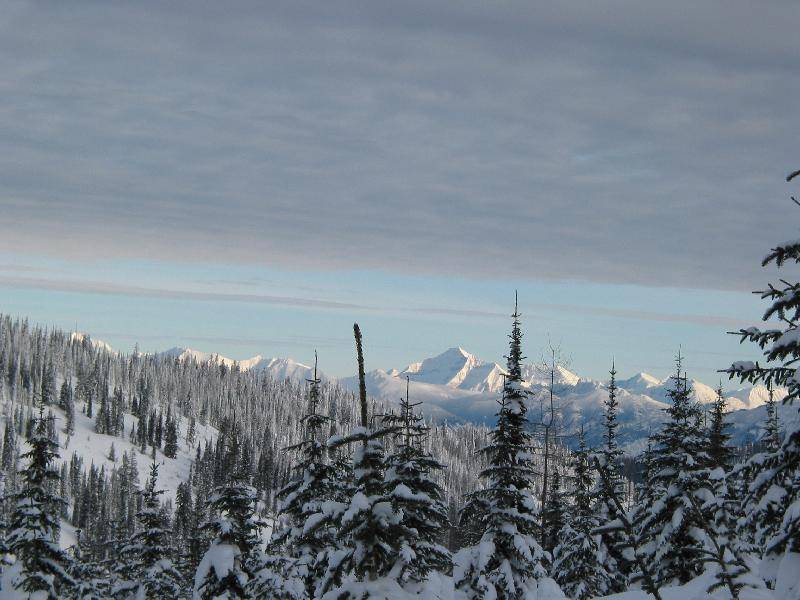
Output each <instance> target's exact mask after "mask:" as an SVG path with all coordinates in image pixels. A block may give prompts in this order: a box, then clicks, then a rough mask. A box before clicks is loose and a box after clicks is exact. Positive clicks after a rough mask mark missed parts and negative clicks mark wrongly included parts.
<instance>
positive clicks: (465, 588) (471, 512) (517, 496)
mask: <svg viewBox="0 0 800 600" xmlns="http://www.w3.org/2000/svg"><path fill="white" fill-rule="evenodd" d="M519 317H520V315H519V312H518V310H517V307H516V306H515V307H514V314H513V315H512V319H513V321H512V328H511V335H510V336H509V338H510V342H509V353H508V356H507V357H506V361H507V365H506V370H507V375H506V378H505V382H504V385H503V394H502V397H501V399H500V401H499V404H500V410H499V411H498V413H497V425H496V426H495V428H494V429H493V430H492V432H491V433H490V442H489V444H488V445H487V446H485V447H483V448H482V449H481V453H482V454H483V455H484V456H486V458H487V460H488V466H487V467H486V468H485V469H484V470H483V471H482V472H481V474H480V477H481V478H482V479H483V480H484V481H485V486H484V487H483V489H479V490H477V491H475V492H473V493H471V494H470V495H469V496H468V497H467V504H466V506H465V508H464V510H463V511H462V514H461V522H462V523H464V524H467V523H469V524H470V525H471V526H472V527H475V528H476V529H477V530H478V531H481V532H482V534H481V537H480V540H479V542H478V543H477V545H476V546H473V547H470V548H467V549H464V550H462V552H463V553H465V554H466V556H463V555H462V557H463V558H464V560H463V563H462V567H461V569H460V572H458V573H456V574H455V579H456V580H457V581H456V585H457V587H458V588H459V590H461V591H462V592H463V593H464V594H465V595H466V596H467V598H475V599H478V598H489V597H492V598H509V599H511V598H523V597H524V596H525V594H526V593H528V592H529V591H531V590H535V589H536V587H537V585H538V582H539V581H540V580H542V579H543V578H545V577H547V571H548V568H549V562H550V556H549V555H548V554H547V553H546V552H545V551H544V550H543V549H542V547H541V545H540V544H539V541H538V540H537V539H536V534H537V533H538V531H539V526H538V519H537V516H538V508H537V505H536V502H535V500H534V497H533V491H534V489H533V487H534V485H533V482H534V478H535V477H536V472H535V470H534V469H533V466H532V465H533V460H532V456H533V452H532V437H531V434H530V432H529V422H528V418H527V406H526V403H525V400H526V392H525V390H524V389H523V388H522V385H521V383H522V372H521V363H522V330H521V328H520V320H519Z"/></svg>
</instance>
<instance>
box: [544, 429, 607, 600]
mask: <svg viewBox="0 0 800 600" xmlns="http://www.w3.org/2000/svg"><path fill="white" fill-rule="evenodd" d="M572 474H573V478H574V483H573V486H572V491H571V494H570V496H571V497H572V499H573V501H574V503H573V505H572V506H570V507H569V509H568V510H567V511H566V513H565V515H564V525H563V526H562V528H561V530H560V531H559V533H558V536H557V540H558V543H557V545H556V548H555V550H554V552H553V578H554V579H555V580H556V582H558V584H559V585H560V586H561V589H562V590H563V591H564V593H565V594H566V595H567V596H568V597H570V598H572V599H573V600H583V599H584V598H595V597H597V596H605V595H606V594H610V593H612V592H613V591H614V589H615V586H616V577H615V575H614V574H612V573H609V572H608V571H607V570H606V566H605V565H606V564H607V561H606V560H605V557H604V556H603V554H604V549H603V548H602V542H601V539H600V536H599V535H597V534H595V529H597V527H598V525H599V521H598V516H597V513H596V512H595V507H594V506H593V502H592V489H593V487H594V481H593V476H592V470H591V467H590V464H589V451H588V449H587V448H586V442H585V440H584V437H583V429H581V432H580V438H579V445H578V449H577V451H576V452H575V454H574V456H573V461H572Z"/></svg>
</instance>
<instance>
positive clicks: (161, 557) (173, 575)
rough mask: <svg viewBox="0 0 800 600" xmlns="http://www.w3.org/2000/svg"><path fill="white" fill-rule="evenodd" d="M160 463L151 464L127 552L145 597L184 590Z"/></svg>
mask: <svg viewBox="0 0 800 600" xmlns="http://www.w3.org/2000/svg"><path fill="white" fill-rule="evenodd" d="M157 484H158V463H157V462H155V461H153V462H152V463H151V464H150V477H149V479H148V480H147V484H146V485H145V488H144V491H143V492H142V509H141V510H140V511H139V512H138V513H137V514H136V517H137V519H138V521H139V526H140V528H139V530H138V531H137V532H136V533H135V534H134V535H133V538H132V539H131V543H130V544H129V545H128V546H127V547H125V548H124V549H123V553H124V554H127V555H129V556H131V557H132V559H133V562H134V564H135V567H134V569H135V573H136V578H137V581H138V591H137V593H136V595H137V596H139V597H141V596H144V597H145V598H177V597H178V596H179V595H180V593H181V575H180V573H179V572H178V570H177V569H176V568H175V566H174V564H173V561H172V555H173V554H174V549H173V547H172V545H171V544H170V530H169V527H168V523H167V522H166V520H165V518H164V515H163V513H162V511H161V503H160V502H159V498H158V497H159V496H160V495H161V494H163V493H164V490H159V489H156V486H157Z"/></svg>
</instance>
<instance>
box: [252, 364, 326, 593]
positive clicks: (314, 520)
mask: <svg viewBox="0 0 800 600" xmlns="http://www.w3.org/2000/svg"><path fill="white" fill-rule="evenodd" d="M308 384H309V386H308V411H307V412H306V414H305V416H304V417H303V418H302V421H301V422H302V425H303V429H304V436H303V440H302V441H301V442H300V443H299V444H296V445H295V446H292V447H290V448H289V450H293V451H297V452H300V455H301V459H300V462H299V463H298V465H297V467H296V469H297V477H296V478H295V479H293V480H292V481H291V482H290V483H289V484H287V485H286V486H284V487H283V488H282V489H281V490H280V491H279V492H278V494H277V497H278V499H279V500H280V503H281V504H280V510H279V513H278V514H279V516H283V517H286V518H287V519H288V521H289V523H288V526H287V527H285V528H284V529H283V530H282V531H279V532H277V533H276V535H275V537H274V538H273V540H272V542H271V544H270V546H271V549H270V550H271V553H273V554H277V553H280V554H283V555H285V556H287V557H289V558H290V559H292V560H291V562H290V567H291V569H290V572H289V573H283V574H282V575H284V577H280V575H281V574H280V573H275V571H276V570H277V569H278V568H280V565H278V564H276V563H275V561H274V560H270V561H268V563H266V564H264V566H263V567H262V569H261V572H260V573H259V574H258V576H257V577H256V579H255V580H254V582H253V585H252V586H251V587H252V589H253V594H254V595H256V596H258V595H267V594H270V595H272V596H276V597H277V596H278V595H279V594H284V595H291V594H292V593H294V588H295V587H296V584H295V583H294V582H293V579H294V578H298V579H299V580H300V581H301V582H302V586H303V588H304V590H305V593H306V594H307V596H308V597H309V598H311V597H313V596H314V594H315V593H316V591H317V588H318V587H319V585H320V582H321V580H322V579H323V576H324V574H325V571H326V569H327V558H328V557H329V555H330V553H331V552H332V551H333V550H334V547H335V535H336V529H335V523H334V522H333V514H332V513H331V511H330V510H328V511H326V503H329V502H331V501H333V497H334V489H335V485H336V484H335V477H336V473H335V471H334V468H333V465H331V464H330V463H329V462H328V461H327V460H326V457H325V455H326V448H325V443H324V442H323V441H322V440H321V439H320V438H321V435H322V428H323V427H324V426H325V425H326V424H327V423H328V421H329V420H330V419H329V418H328V417H327V416H325V415H321V414H319V413H318V412H317V411H318V409H319V401H320V397H319V385H320V380H319V379H318V378H317V367H316V360H315V362H314V376H313V378H312V379H309V380H308ZM284 566H285V565H284ZM285 581H289V582H290V585H291V586H292V589H291V591H289V590H286V589H284V588H285V587H286V586H285V584H284V582H285Z"/></svg>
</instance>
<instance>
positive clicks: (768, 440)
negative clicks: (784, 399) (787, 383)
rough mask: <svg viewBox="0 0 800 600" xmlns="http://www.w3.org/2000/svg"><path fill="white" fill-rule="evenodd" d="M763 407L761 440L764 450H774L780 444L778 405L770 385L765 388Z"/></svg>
mask: <svg viewBox="0 0 800 600" xmlns="http://www.w3.org/2000/svg"><path fill="white" fill-rule="evenodd" d="M764 408H765V409H766V420H765V422H764V433H763V435H762V436H761V441H762V443H763V444H764V445H765V446H766V450H768V451H770V452H775V451H776V450H777V449H778V448H780V445H781V433H780V427H779V425H778V406H777V402H776V401H775V390H773V389H772V385H770V386H769V387H768V389H767V402H766V404H765V406H764Z"/></svg>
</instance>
